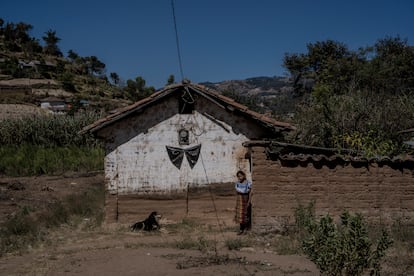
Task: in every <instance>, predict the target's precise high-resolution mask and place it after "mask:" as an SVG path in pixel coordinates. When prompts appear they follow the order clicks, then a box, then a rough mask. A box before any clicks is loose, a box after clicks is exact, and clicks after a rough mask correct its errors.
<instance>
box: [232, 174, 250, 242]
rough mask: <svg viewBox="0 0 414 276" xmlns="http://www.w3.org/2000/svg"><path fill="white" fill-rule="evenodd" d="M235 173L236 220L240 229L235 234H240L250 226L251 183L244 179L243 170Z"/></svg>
mask: <svg viewBox="0 0 414 276" xmlns="http://www.w3.org/2000/svg"><path fill="white" fill-rule="evenodd" d="M236 175H237V180H238V181H237V182H236V185H235V188H236V191H237V201H236V222H238V223H240V231H239V233H238V234H237V235H241V234H243V233H244V232H245V231H247V230H249V229H250V227H251V208H252V207H251V199H252V183H251V182H250V181H248V180H247V179H246V174H245V173H244V172H243V171H238V172H237V174H236Z"/></svg>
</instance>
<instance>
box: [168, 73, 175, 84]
mask: <svg viewBox="0 0 414 276" xmlns="http://www.w3.org/2000/svg"><path fill="white" fill-rule="evenodd" d="M174 83H175V77H174V75H169V77H168V79H167V85H171V84H174Z"/></svg>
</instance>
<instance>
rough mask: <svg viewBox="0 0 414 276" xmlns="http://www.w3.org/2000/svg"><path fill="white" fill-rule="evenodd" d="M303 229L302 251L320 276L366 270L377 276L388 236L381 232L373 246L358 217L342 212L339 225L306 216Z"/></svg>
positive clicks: (388, 240) (387, 244) (327, 220)
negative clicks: (313, 264) (304, 234)
mask: <svg viewBox="0 0 414 276" xmlns="http://www.w3.org/2000/svg"><path fill="white" fill-rule="evenodd" d="M298 213H299V214H300V213H301V212H298ZM302 213H303V212H302ZM304 227H305V229H306V231H307V236H306V237H304V238H303V240H302V249H303V251H304V253H305V254H306V255H308V257H309V258H310V259H311V260H312V261H313V262H314V263H315V264H316V265H317V267H318V268H319V270H320V272H321V274H324V275H362V274H363V273H364V271H366V270H369V271H370V273H371V275H379V273H380V271H381V263H380V262H381V259H382V258H383V257H384V256H385V251H386V250H387V249H388V247H389V246H390V245H391V244H392V241H391V239H390V238H389V236H388V233H387V232H386V231H382V234H381V236H380V238H379V239H378V241H377V242H376V246H374V243H373V242H372V241H371V239H370V238H369V235H368V231H367V225H366V224H365V222H364V220H363V218H362V216H361V215H359V214H356V215H351V214H349V213H348V212H345V213H343V214H342V216H341V222H340V224H339V225H337V224H335V222H334V221H333V219H332V217H330V216H329V215H326V216H324V217H322V218H321V219H320V220H319V221H316V220H315V219H314V217H313V216H310V217H309V219H308V220H307V221H306V223H305V224H304Z"/></svg>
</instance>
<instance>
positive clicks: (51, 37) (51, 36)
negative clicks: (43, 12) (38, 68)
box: [42, 29, 62, 57]
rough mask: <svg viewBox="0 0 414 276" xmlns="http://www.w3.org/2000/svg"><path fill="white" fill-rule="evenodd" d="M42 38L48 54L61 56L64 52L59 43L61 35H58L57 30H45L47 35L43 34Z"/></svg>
mask: <svg viewBox="0 0 414 276" xmlns="http://www.w3.org/2000/svg"><path fill="white" fill-rule="evenodd" d="M42 39H43V40H44V42H45V43H46V45H45V47H44V52H45V53H46V54H48V55H52V56H57V57H61V56H62V52H61V51H60V49H59V47H58V46H57V43H58V42H59V41H60V40H61V39H60V38H59V37H57V36H56V31H53V30H51V29H50V30H48V31H47V32H45V35H44V36H42Z"/></svg>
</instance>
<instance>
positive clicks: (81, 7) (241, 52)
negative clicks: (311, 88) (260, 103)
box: [0, 0, 414, 88]
mask: <svg viewBox="0 0 414 276" xmlns="http://www.w3.org/2000/svg"><path fill="white" fill-rule="evenodd" d="M174 3H175V12H176V18H177V27H178V32H179V38H180V47H181V55H182V62H183V68H184V75H185V77H186V78H188V79H190V80H191V81H193V82H203V81H212V82H216V81H222V80H228V79H244V78H248V77H255V76H275V75H284V74H285V70H284V69H283V67H282V66H281V65H282V59H283V56H284V54H285V53H286V52H290V53H295V52H304V51H305V50H306V43H309V42H315V41H318V40H326V39H334V40H337V41H340V42H343V43H345V44H346V45H348V46H349V47H350V48H351V49H356V48H358V47H360V46H367V45H372V44H374V43H375V41H376V40H378V39H379V38H384V37H386V36H396V35H400V36H401V37H402V38H406V39H408V42H409V44H411V45H414V16H413V14H414V1H411V0H394V1H381V0H377V1H372V0H366V1H363V0H360V1H355V0H351V1H335V0H331V1H327V0H324V1H323V0H314V1H311V0H309V1H305V0H301V1H299V0H298V1H276V0H256V1H254V0H174ZM0 17H1V18H3V19H4V20H5V21H6V22H15V23H17V22H19V21H23V22H26V23H30V24H32V25H33V26H34V29H33V30H32V32H31V34H32V36H35V37H37V38H39V39H40V38H41V36H42V35H43V34H44V32H45V31H47V30H48V29H52V30H56V32H57V36H58V37H60V38H61V39H62V40H61V41H60V43H59V47H60V49H61V50H62V52H63V53H64V54H65V55H66V54H67V51H68V50H69V49H73V50H74V51H75V52H77V53H78V54H80V55H81V56H89V55H96V56H97V57H98V58H99V59H100V60H102V61H103V62H104V63H105V64H106V67H107V73H108V75H109V73H110V72H117V73H118V74H119V75H120V76H121V78H123V79H125V80H126V79H132V78H135V77H136V76H142V77H143V78H144V79H145V80H146V81H147V85H152V86H155V87H156V88H160V87H162V86H164V84H165V83H166V80H167V78H168V76H169V75H170V74H174V75H175V77H176V80H180V79H181V77H180V71H179V66H178V58H177V49H176V44H175V33H174V25H173V16H172V11H171V0H139V1H138V0H137V1H132V0H131V1H127V0H118V1H108V0H100V1H98V0H96V1H94V0H83V1H80V0H71V1H57V0H48V1H47V0H2V1H1V2H0Z"/></svg>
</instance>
